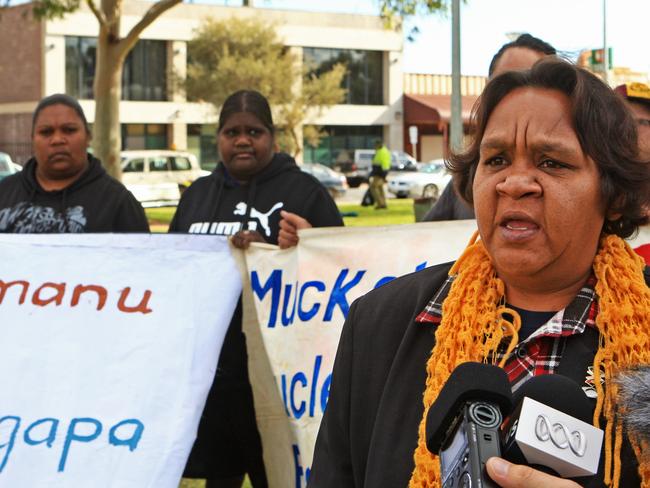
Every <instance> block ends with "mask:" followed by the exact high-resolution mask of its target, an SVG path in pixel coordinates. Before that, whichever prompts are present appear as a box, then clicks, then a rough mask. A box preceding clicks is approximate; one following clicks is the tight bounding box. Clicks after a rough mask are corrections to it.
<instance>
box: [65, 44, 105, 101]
mask: <svg viewBox="0 0 650 488" xmlns="http://www.w3.org/2000/svg"><path fill="white" fill-rule="evenodd" d="M96 51H97V39H96V38H94V37H69V36H66V38H65V88H66V92H67V93H68V94H69V95H71V96H73V97H75V98H78V99H92V98H93V81H94V80H95V56H96Z"/></svg>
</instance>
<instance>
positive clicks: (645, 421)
mask: <svg viewBox="0 0 650 488" xmlns="http://www.w3.org/2000/svg"><path fill="white" fill-rule="evenodd" d="M616 382H617V383H618V385H619V388H620V393H621V395H620V398H619V401H620V402H621V406H622V407H623V408H622V411H623V412H625V414H624V419H625V420H624V421H625V425H626V426H627V429H628V430H629V431H630V432H632V433H633V434H635V435H637V436H638V437H639V439H640V440H642V441H645V442H650V366H648V365H646V366H639V367H637V368H635V369H633V370H630V371H628V372H626V373H623V374H621V375H620V376H619V377H618V378H617V380H616ZM645 455H646V456H650V453H645Z"/></svg>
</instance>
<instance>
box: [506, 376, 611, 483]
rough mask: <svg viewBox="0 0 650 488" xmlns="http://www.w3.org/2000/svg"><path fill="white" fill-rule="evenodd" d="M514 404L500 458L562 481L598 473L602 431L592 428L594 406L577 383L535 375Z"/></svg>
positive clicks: (565, 378)
mask: <svg viewBox="0 0 650 488" xmlns="http://www.w3.org/2000/svg"><path fill="white" fill-rule="evenodd" d="M514 400H515V401H514V404H515V405H516V407H515V410H514V411H513V413H512V414H511V415H510V417H509V418H508V419H507V420H506V422H504V425H503V428H502V432H503V436H504V438H503V455H502V457H504V458H505V459H507V460H508V461H511V462H513V463H516V464H526V465H529V466H531V467H534V468H536V469H539V470H541V471H545V472H547V473H550V474H554V475H556V476H561V477H563V478H576V477H584V476H592V475H594V474H596V473H597V472H598V463H599V461H600V454H601V446H602V442H603V431H602V430H600V429H597V428H595V427H594V426H592V425H591V422H592V420H593V411H594V410H593V408H594V407H593V402H592V401H590V400H589V399H588V398H587V396H586V395H585V394H584V392H583V390H582V389H581V388H580V386H578V384H577V383H575V382H574V381H573V380H571V379H569V378H567V377H565V376H560V375H556V374H549V375H541V376H535V377H533V378H531V379H530V380H528V381H527V382H525V383H524V384H523V385H522V386H521V387H520V388H519V389H518V390H517V392H516V394H515V396H514Z"/></svg>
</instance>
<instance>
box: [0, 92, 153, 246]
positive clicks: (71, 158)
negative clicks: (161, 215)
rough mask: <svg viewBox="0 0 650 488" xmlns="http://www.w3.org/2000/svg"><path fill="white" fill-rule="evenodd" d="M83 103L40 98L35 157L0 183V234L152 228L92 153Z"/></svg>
mask: <svg viewBox="0 0 650 488" xmlns="http://www.w3.org/2000/svg"><path fill="white" fill-rule="evenodd" d="M89 144H90V130H89V128H88V122H87V121H86V116H85V115H84V112H83V110H82V109H81V106H80V105H79V102H77V101H76V100H75V99H74V98H72V97H70V96H68V95H63V94H57V95H51V96H49V97H46V98H44V99H43V100H41V101H40V102H39V104H38V106H37V107H36V110H35V111H34V116H33V119H32V145H33V149H34V157H33V158H32V159H30V160H29V161H27V163H26V164H25V167H24V168H23V170H22V171H20V172H18V173H16V174H14V175H12V176H9V177H8V178H5V179H4V180H2V182H0V232H11V233H39V234H40V233H71V232H72V233H75V232H149V224H148V222H147V218H146V217H145V214H144V210H143V209H142V206H141V205H140V203H138V201H137V200H136V199H135V198H134V197H133V195H132V194H131V193H130V192H129V191H128V190H127V189H126V188H125V187H124V185H122V184H121V183H120V182H119V181H117V180H115V179H113V178H112V177H110V176H109V175H108V174H107V173H106V171H104V168H102V165H101V163H100V161H99V160H98V159H97V158H95V157H93V156H92V155H91V154H89V153H88V146H89Z"/></svg>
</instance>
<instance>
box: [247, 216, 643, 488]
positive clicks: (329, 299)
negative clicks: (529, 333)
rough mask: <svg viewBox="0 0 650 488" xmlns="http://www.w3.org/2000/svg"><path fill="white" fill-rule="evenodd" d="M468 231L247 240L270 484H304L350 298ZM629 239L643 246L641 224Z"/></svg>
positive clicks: (441, 258) (442, 257)
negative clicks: (294, 242)
mask: <svg viewBox="0 0 650 488" xmlns="http://www.w3.org/2000/svg"><path fill="white" fill-rule="evenodd" d="M475 229H476V222H475V221H473V220H470V221H455V222H437V223H419V224H413V225H401V226H391V227H375V228H367V227H364V228H361V227H357V228H354V227H352V228H337V229H309V230H307V231H304V232H301V234H300V243H299V245H298V247H296V248H294V249H288V250H279V249H278V248H276V247H274V246H268V245H254V246H251V248H250V249H249V250H248V252H246V253H245V255H244V256H239V258H240V259H245V266H246V267H247V269H246V273H247V277H246V279H247V280H248V282H244V315H245V318H244V330H245V332H246V337H247V344H248V354H249V366H250V375H251V382H252V384H253V391H254V395H255V408H256V412H257V417H258V427H259V429H260V433H261V435H262V442H263V446H264V459H265V464H266V469H267V474H268V477H269V482H270V486H271V487H272V488H276V487H277V488H284V487H295V488H301V487H304V486H306V480H307V478H308V476H309V467H310V466H311V462H312V457H313V449H314V444H315V441H316V435H317V433H318V428H319V425H320V421H321V418H322V415H323V411H324V409H325V406H326V403H327V399H328V395H329V384H330V380H331V371H332V365H333V362H334V357H335V354H336V348H337V344H338V340H339V336H340V333H341V328H342V326H343V321H344V319H345V316H346V315H347V312H348V310H349V306H350V304H351V303H352V302H353V301H354V300H355V299H356V298H357V297H359V296H361V295H363V294H365V293H367V292H368V291H370V290H372V289H373V288H375V287H377V286H380V285H381V284H382V283H385V282H387V281H389V280H390V279H392V278H394V277H396V276H400V275H404V274H407V273H410V272H413V271H416V270H418V269H422V268H424V267H428V266H432V265H435V264H439V263H443V262H447V261H452V260H454V259H456V258H457V257H459V256H460V254H461V252H462V251H463V249H464V248H465V247H466V245H467V243H468V241H469V239H470V237H471V235H472V233H473V232H474V231H475ZM631 244H632V246H633V247H635V248H639V249H640V248H641V246H643V245H644V244H645V245H650V229H648V228H645V229H643V230H642V231H641V233H640V234H639V235H638V236H637V237H636V238H635V239H634V240H633V241H632V242H631ZM423 367H424V365H423Z"/></svg>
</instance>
